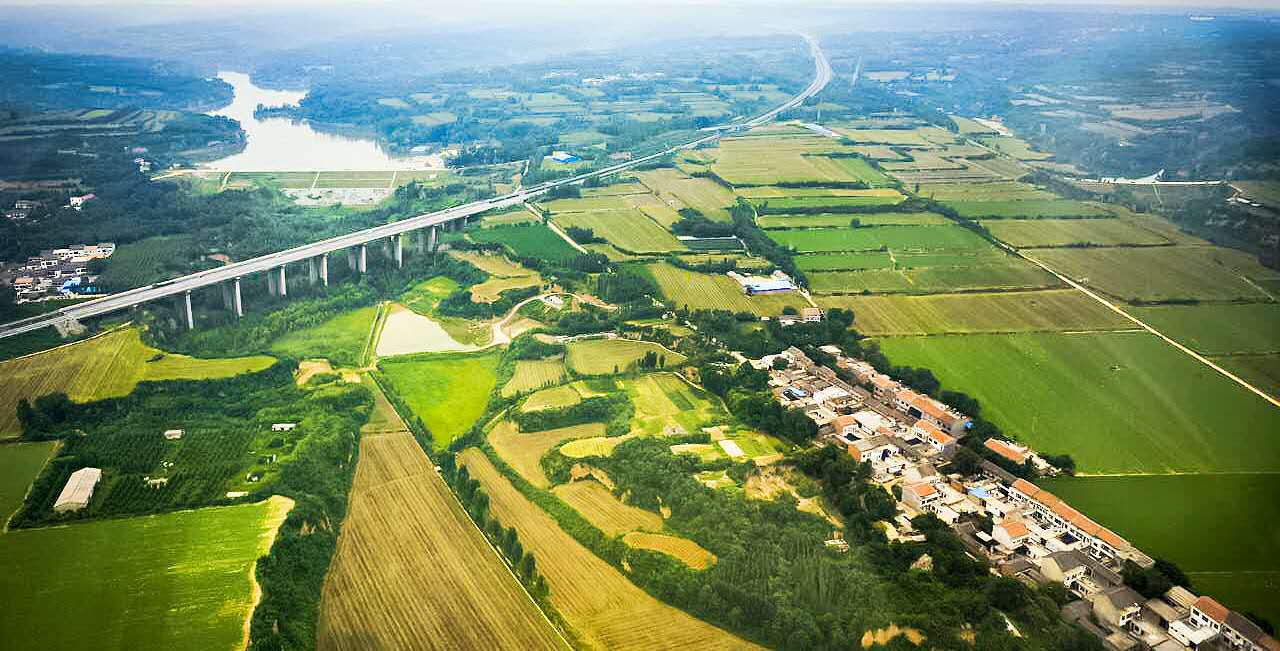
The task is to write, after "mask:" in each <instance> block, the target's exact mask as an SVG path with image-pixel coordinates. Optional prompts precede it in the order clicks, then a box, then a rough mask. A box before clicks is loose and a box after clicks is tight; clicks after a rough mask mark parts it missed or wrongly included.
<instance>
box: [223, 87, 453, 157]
mask: <svg viewBox="0 0 1280 651" xmlns="http://www.w3.org/2000/svg"><path fill="white" fill-rule="evenodd" d="M218 78H219V79H222V80H223V81H226V82H227V83H229V84H231V86H232V88H234V89H235V97H234V98H233V99H232V100H231V104H229V105H227V106H225V107H223V108H221V109H218V110H216V111H212V112H211V113H210V115H223V116H226V117H229V118H232V119H234V120H238V121H239V122H240V126H241V128H243V129H244V131H245V136H246V137H247V144H246V146H245V149H244V151H241V152H240V153H238V154H233V155H231V156H228V157H226V158H222V159H219V160H216V161H213V162H211V163H208V164H206V165H205V167H206V168H208V169H212V170H218V171H222V172H286V171H313V172H334V171H343V170H368V171H391V170H421V169H432V168H434V167H436V164H438V163H437V161H438V159H437V158H435V157H426V156H423V157H394V156H391V155H390V154H388V153H387V152H386V151H384V150H383V149H382V147H381V146H380V145H379V144H378V143H377V142H375V141H374V140H372V139H369V138H353V137H348V136H342V135H338V134H334V133H325V132H322V131H317V130H316V129H314V128H312V127H311V125H310V124H307V123H306V122H305V121H294V120H290V119H289V118H267V119H262V120H260V119H258V118H255V117H254V116H253V112H254V109H256V108H257V107H258V105H259V104H262V105H264V106H269V107H275V106H287V105H289V104H297V103H298V101H300V100H301V99H302V98H303V97H305V96H306V92H304V91H288V90H270V89H267V88H261V87H259V86H257V85H255V84H254V83H253V82H252V81H250V80H249V75H247V74H244V73H241V72H219V73H218Z"/></svg>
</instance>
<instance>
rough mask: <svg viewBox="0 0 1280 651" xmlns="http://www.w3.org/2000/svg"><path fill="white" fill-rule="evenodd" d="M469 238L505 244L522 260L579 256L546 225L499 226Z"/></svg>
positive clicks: (563, 258)
mask: <svg viewBox="0 0 1280 651" xmlns="http://www.w3.org/2000/svg"><path fill="white" fill-rule="evenodd" d="M467 237H469V238H470V239H472V240H475V241H476V242H482V243H483V242H496V243H498V244H504V245H506V246H507V247H508V248H510V249H511V252H512V253H513V254H515V255H516V257H520V258H543V259H548V260H562V261H563V260H568V259H569V258H572V257H575V256H577V255H579V253H578V251H577V250H575V249H574V248H573V247H572V246H569V243H568V242H565V241H564V238H561V237H560V236H559V235H556V234H555V233H554V232H552V230H551V229H550V228H547V227H546V226H545V225H544V224H532V225H528V226H498V227H495V228H486V229H482V230H477V231H472V232H470V233H469V234H468V235H467Z"/></svg>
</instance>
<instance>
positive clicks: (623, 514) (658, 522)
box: [552, 479, 662, 536]
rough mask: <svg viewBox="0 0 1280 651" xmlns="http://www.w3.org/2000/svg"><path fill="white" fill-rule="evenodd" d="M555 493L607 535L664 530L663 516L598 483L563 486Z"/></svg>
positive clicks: (556, 488)
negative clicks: (617, 495)
mask: <svg viewBox="0 0 1280 651" xmlns="http://www.w3.org/2000/svg"><path fill="white" fill-rule="evenodd" d="M552 492H553V493H555V494H556V496H557V497H559V498H560V499H562V500H564V502H565V504H568V505H569V506H571V507H573V509H574V510H575V511H577V512H578V513H581V514H582V517H584V518H586V519H587V521H589V522H590V523H591V524H593V525H595V527H596V528H597V529H599V530H601V531H603V532H604V533H605V535H609V536H616V535H618V534H623V533H627V532H628V531H636V530H638V529H645V530H648V531H659V530H661V529H662V516H660V515H658V514H657V513H654V512H652V511H646V510H644V509H640V508H636V507H634V506H630V505H628V504H626V503H624V502H623V501H622V500H620V499H618V498H617V497H614V495H613V493H611V492H609V489H607V488H605V487H604V486H602V485H601V484H600V482H597V481H595V480H592V479H588V480H584V481H575V482H570V483H568V484H561V485H560V486H556V487H555V488H554V489H552Z"/></svg>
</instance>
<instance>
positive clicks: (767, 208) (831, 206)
mask: <svg viewBox="0 0 1280 651" xmlns="http://www.w3.org/2000/svg"><path fill="white" fill-rule="evenodd" d="M903 199H904V198H903V197H902V195H898V196H892V195H868V196H853V197H850V196H831V197H824V196H813V197H767V198H761V199H752V200H751V202H752V203H753V204H754V205H755V206H756V209H757V210H758V211H759V212H760V213H762V214H775V213H778V214H784V213H788V212H791V211H795V210H814V209H820V210H840V209H841V208H847V207H850V206H854V207H861V206H893V205H897V204H899V203H902V201H903ZM856 216H857V215H850V217H851V218H852V217H856ZM846 223H847V222H846Z"/></svg>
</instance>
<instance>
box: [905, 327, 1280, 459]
mask: <svg viewBox="0 0 1280 651" xmlns="http://www.w3.org/2000/svg"><path fill="white" fill-rule="evenodd" d="M881 347H882V349H883V350H884V352H885V354H886V355H888V356H889V359H890V360H892V361H893V363H894V364H901V365H910V366H921V367H925V368H929V369H931V370H932V371H933V372H934V374H935V375H937V377H938V379H939V380H941V382H942V384H943V386H944V387H947V388H949V389H952V390H956V391H964V392H966V393H968V394H969V395H971V396H973V397H974V398H977V399H978V400H979V401H980V402H981V403H982V405H983V415H984V416H985V417H986V418H988V419H989V420H991V421H993V422H994V423H996V424H997V425H999V426H1000V427H1002V428H1003V429H1004V430H1005V431H1006V432H1009V433H1010V434H1012V435H1013V436H1016V437H1018V438H1020V439H1022V440H1025V441H1027V442H1028V443H1029V444H1030V445H1031V446H1033V447H1035V448H1036V449H1038V450H1040V451H1042V452H1047V453H1062V452H1067V453H1070V454H1071V455H1072V456H1073V457H1075V460H1076V462H1077V464H1078V467H1079V469H1080V471H1081V472H1084V473H1099V472H1107V473H1121V472H1151V473H1162V472H1171V471H1177V472H1206V471H1213V472H1250V471H1273V470H1275V469H1277V468H1280V440H1277V439H1276V438H1275V437H1274V436H1272V435H1271V433H1272V432H1275V431H1277V428H1280V410H1277V409H1276V408H1275V407H1273V406H1272V405H1270V404H1269V403H1267V402H1266V401H1264V400H1262V399H1261V398H1259V397H1258V396H1256V395H1254V394H1252V393H1250V392H1248V391H1246V390H1245V389H1243V388H1242V387H1240V386H1239V385H1237V384H1235V383H1234V382H1232V381H1230V380H1228V379H1227V378H1225V377H1223V376H1221V375H1220V374H1218V373H1217V372H1215V371H1213V370H1211V369H1209V368H1208V367H1206V366H1204V365H1203V364H1200V363H1198V362H1196V361H1195V360H1193V359H1192V358H1190V357H1189V356H1187V355H1185V354H1183V353H1181V352H1178V351H1177V350H1176V349H1174V348H1173V347H1172V346H1169V345H1168V344H1166V343H1164V342H1163V341H1161V340H1159V339H1158V338H1156V337H1154V336H1152V335H1150V334H1147V333H1145V332H1142V333H1105V334H1016V335H965V336H956V337H902V338H890V339H885V340H883V341H882V342H881Z"/></svg>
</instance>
